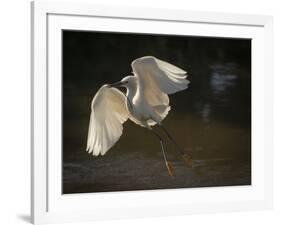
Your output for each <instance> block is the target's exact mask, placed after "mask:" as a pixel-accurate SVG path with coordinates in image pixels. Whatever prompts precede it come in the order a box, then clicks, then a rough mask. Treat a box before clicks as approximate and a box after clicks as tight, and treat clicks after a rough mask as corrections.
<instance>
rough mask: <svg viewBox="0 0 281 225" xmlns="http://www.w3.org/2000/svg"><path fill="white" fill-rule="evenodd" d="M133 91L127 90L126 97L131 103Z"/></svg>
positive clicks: (131, 89)
mask: <svg viewBox="0 0 281 225" xmlns="http://www.w3.org/2000/svg"><path fill="white" fill-rule="evenodd" d="M135 93H136V92H135V90H134V89H133V88H127V92H126V97H127V98H128V100H129V101H130V102H132V101H133V97H134V96H135Z"/></svg>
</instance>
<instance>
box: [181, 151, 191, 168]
mask: <svg viewBox="0 0 281 225" xmlns="http://www.w3.org/2000/svg"><path fill="white" fill-rule="evenodd" d="M183 159H184V162H185V165H186V166H187V167H188V168H192V166H193V161H192V157H191V156H190V155H187V154H183Z"/></svg>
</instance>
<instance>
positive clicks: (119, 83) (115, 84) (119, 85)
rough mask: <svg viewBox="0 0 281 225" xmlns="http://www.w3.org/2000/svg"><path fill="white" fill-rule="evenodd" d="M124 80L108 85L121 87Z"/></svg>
mask: <svg viewBox="0 0 281 225" xmlns="http://www.w3.org/2000/svg"><path fill="white" fill-rule="evenodd" d="M123 84H124V83H123V82H121V81H118V82H116V83H113V84H109V85H108V86H109V87H121V86H123Z"/></svg>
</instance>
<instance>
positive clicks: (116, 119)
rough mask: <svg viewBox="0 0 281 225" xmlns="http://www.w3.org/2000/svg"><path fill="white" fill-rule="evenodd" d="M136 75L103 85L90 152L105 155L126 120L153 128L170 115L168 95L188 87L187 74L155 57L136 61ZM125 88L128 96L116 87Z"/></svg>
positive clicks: (97, 98)
mask: <svg viewBox="0 0 281 225" xmlns="http://www.w3.org/2000/svg"><path fill="white" fill-rule="evenodd" d="M131 66H132V69H133V74H134V76H127V77H124V78H123V79H122V80H121V81H120V82H117V83H115V84H113V85H103V86H102V87H101V88H100V89H99V90H98V92H97V93H96V95H95V97H94V98H93V100H92V105H91V116H90V124H89V131H88V141H87V151H88V152H89V153H92V154H93V155H95V156H97V155H99V154H101V155H104V154H105V153H106V152H107V151H108V150H109V149H110V148H111V147H112V146H113V145H114V144H115V143H116V142H117V141H118V139H119V138H120V136H121V135H122V131H123V125H122V124H123V123H124V122H125V121H127V119H130V120H132V121H133V122H135V123H136V124H138V125H140V126H143V127H146V128H148V129H151V126H153V125H155V124H159V125H161V121H162V120H163V119H164V118H165V117H166V116H167V114H168V112H169V110H170V105H169V97H168V94H173V93H175V92H178V91H182V90H184V89H186V88H187V85H188V84H189V81H188V80H187V79H186V77H187V75H186V72H185V71H184V70H182V69H180V68H178V67H176V66H174V65H172V64H170V63H167V62H164V61H162V60H159V59H157V58H155V57H153V56H145V57H142V58H138V59H136V60H134V61H133V62H132V64H131ZM119 86H123V87H126V89H127V92H126V96H125V95H124V94H123V93H122V92H121V91H119V90H118V89H117V88H115V87H119Z"/></svg>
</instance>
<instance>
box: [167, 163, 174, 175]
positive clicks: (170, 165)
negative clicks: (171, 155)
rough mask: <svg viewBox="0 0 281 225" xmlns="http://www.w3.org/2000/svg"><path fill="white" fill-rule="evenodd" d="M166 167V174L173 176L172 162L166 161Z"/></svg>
mask: <svg viewBox="0 0 281 225" xmlns="http://www.w3.org/2000/svg"><path fill="white" fill-rule="evenodd" d="M166 167H167V169H168V174H169V175H170V177H174V167H173V165H172V163H170V162H168V161H167V162H166Z"/></svg>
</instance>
